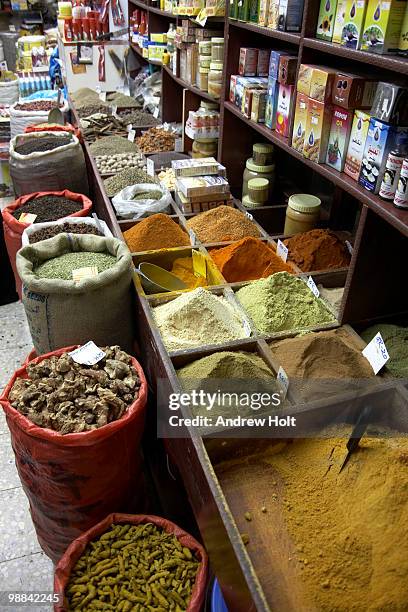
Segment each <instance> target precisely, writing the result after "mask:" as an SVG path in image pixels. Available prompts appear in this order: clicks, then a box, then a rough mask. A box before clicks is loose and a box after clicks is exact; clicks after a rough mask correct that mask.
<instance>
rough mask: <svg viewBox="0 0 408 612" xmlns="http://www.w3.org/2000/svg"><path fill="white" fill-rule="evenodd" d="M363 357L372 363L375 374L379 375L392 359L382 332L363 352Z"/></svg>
mask: <svg viewBox="0 0 408 612" xmlns="http://www.w3.org/2000/svg"><path fill="white" fill-rule="evenodd" d="M363 355H364V357H365V358H366V359H367V360H368V361H369V362H370V365H371V367H372V368H373V370H374V374H378V372H379V371H380V370H381V368H382V367H383V366H384V365H385V364H386V363H387V361H388V360H389V358H390V356H389V354H388V351H387V348H386V346H385V343H384V340H383V338H382V336H381V334H380V332H378V333H377V334H376V335H375V336H374V338H373V339H372V340H371V342H369V343H368V344H367V346H366V347H365V349H364V350H363Z"/></svg>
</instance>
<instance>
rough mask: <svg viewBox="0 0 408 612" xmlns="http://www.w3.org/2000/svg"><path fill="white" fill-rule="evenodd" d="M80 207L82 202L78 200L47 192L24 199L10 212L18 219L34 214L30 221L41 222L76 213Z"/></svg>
mask: <svg viewBox="0 0 408 612" xmlns="http://www.w3.org/2000/svg"><path fill="white" fill-rule="evenodd" d="M82 208H83V203H82V201H80V200H71V199H70V198H67V197H65V196H63V195H56V194H47V195H38V196H36V197H32V198H30V199H26V202H25V203H24V204H21V205H20V206H19V207H18V208H16V209H15V210H14V211H13V212H12V213H11V214H12V215H13V217H14V218H15V219H18V220H19V219H20V217H21V215H23V216H25V215H28V214H29V215H34V216H35V219H33V220H32V223H41V222H43V221H55V220H56V219H60V218H61V217H67V216H69V215H72V214H74V213H77V212H78V211H80V210H82Z"/></svg>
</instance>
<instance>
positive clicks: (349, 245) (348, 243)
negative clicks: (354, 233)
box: [346, 240, 354, 255]
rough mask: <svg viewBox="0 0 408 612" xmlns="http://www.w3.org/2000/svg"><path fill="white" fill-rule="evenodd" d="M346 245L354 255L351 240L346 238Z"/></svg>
mask: <svg viewBox="0 0 408 612" xmlns="http://www.w3.org/2000/svg"><path fill="white" fill-rule="evenodd" d="M346 247H347V248H348V252H349V253H350V255H353V250H354V249H353V247H352V245H351V242H350V241H349V240H346Z"/></svg>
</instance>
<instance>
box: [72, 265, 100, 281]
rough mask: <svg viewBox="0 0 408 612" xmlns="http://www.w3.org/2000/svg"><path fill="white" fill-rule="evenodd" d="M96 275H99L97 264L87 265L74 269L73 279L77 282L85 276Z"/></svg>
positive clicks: (91, 276)
mask: <svg viewBox="0 0 408 612" xmlns="http://www.w3.org/2000/svg"><path fill="white" fill-rule="evenodd" d="M94 276H98V268H97V266H85V267H84V268H76V270H72V279H73V280H74V281H77V282H78V281H81V280H84V279H85V278H93V277H94Z"/></svg>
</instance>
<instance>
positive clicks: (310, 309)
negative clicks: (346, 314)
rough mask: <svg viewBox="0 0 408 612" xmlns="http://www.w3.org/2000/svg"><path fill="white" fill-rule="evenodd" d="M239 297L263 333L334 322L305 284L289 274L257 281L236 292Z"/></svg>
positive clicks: (279, 273) (281, 273)
mask: <svg viewBox="0 0 408 612" xmlns="http://www.w3.org/2000/svg"><path fill="white" fill-rule="evenodd" d="M236 297H237V299H238V300H239V301H240V302H241V304H242V306H243V307H244V308H245V309H246V310H247V312H248V314H249V315H250V316H251V317H252V319H253V321H254V323H255V325H256V327H257V328H258V330H259V331H260V332H261V333H266V334H268V333H272V332H278V331H284V330H289V329H304V328H306V327H311V326H312V325H320V324H322V323H330V322H332V321H333V322H334V321H335V319H334V317H333V315H332V314H331V312H330V311H329V310H328V309H327V308H326V306H325V304H324V302H322V300H320V299H319V298H316V297H315V296H314V295H313V293H312V292H311V290H310V289H309V287H308V286H307V285H306V283H304V282H303V281H302V280H301V279H300V278H296V277H295V276H292V275H291V274H288V273H287V272H277V273H276V274H272V275H271V276H268V278H262V279H260V280H257V281H254V282H252V283H251V284H249V285H247V286H246V287H242V289H240V290H239V291H237V293H236Z"/></svg>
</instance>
